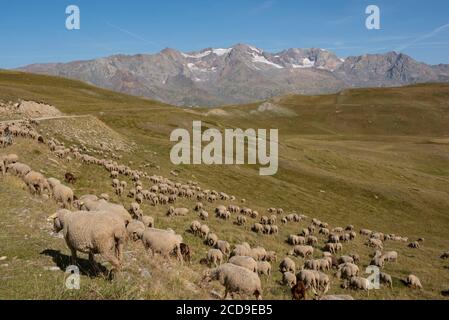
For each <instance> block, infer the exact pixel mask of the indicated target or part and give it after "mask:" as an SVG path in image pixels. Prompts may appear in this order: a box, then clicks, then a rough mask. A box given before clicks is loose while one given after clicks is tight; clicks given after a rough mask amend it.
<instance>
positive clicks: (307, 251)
mask: <svg viewBox="0 0 449 320" xmlns="http://www.w3.org/2000/svg"><path fill="white" fill-rule="evenodd" d="M289 254H290V255H291V256H300V257H302V258H306V257H309V256H311V255H313V247H312V246H294V247H293V250H291V251H290V253H289Z"/></svg>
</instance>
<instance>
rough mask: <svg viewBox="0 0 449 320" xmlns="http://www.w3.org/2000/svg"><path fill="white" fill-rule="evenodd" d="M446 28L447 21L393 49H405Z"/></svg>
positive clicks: (448, 26)
mask: <svg viewBox="0 0 449 320" xmlns="http://www.w3.org/2000/svg"><path fill="white" fill-rule="evenodd" d="M448 28H449V23H447V24H445V25H442V26H440V27H438V28H436V29H434V30H432V31H431V32H429V33H427V34H425V35H422V36H420V37H417V38H415V39H413V40H412V41H409V42H407V43H405V44H403V45H402V46H400V47H398V48H396V50H395V51H403V50H405V49H407V48H409V47H412V46H414V45H416V44H417V43H419V42H421V41H423V40H426V39H429V38H433V37H435V36H436V35H438V34H439V33H440V32H442V31H444V30H446V29H448Z"/></svg>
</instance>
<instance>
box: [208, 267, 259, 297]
mask: <svg viewBox="0 0 449 320" xmlns="http://www.w3.org/2000/svg"><path fill="white" fill-rule="evenodd" d="M204 280H206V281H212V280H218V281H220V283H221V284H222V285H223V286H224V287H225V294H224V297H223V299H226V298H227V296H228V294H229V293H231V294H232V293H237V294H247V295H254V296H255V297H256V299H258V300H260V299H262V285H261V281H260V278H259V276H258V275H257V274H256V273H254V272H251V271H249V270H248V269H245V268H243V267H240V266H237V265H233V264H231V263H226V264H223V265H221V266H219V267H218V268H215V269H212V270H208V271H206V272H205V274H204Z"/></svg>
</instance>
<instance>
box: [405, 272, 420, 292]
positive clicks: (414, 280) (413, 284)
mask: <svg viewBox="0 0 449 320" xmlns="http://www.w3.org/2000/svg"><path fill="white" fill-rule="evenodd" d="M405 284H406V285H407V286H408V287H410V288H414V289H420V290H422V288H423V287H422V285H421V281H420V280H419V278H418V277H417V276H415V275H413V274H411V275H409V276H408V277H407V278H406V279H405Z"/></svg>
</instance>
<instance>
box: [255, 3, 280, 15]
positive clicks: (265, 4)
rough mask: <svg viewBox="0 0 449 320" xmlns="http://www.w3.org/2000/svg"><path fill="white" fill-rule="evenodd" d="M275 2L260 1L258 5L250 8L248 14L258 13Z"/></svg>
mask: <svg viewBox="0 0 449 320" xmlns="http://www.w3.org/2000/svg"><path fill="white" fill-rule="evenodd" d="M275 4H276V1H274V0H266V1H264V2H262V3H261V4H260V5H258V6H256V7H254V8H252V9H251V11H250V14H259V13H262V12H264V11H266V10H269V9H271V8H272V7H273V6H274V5H275Z"/></svg>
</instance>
